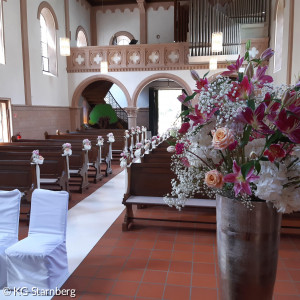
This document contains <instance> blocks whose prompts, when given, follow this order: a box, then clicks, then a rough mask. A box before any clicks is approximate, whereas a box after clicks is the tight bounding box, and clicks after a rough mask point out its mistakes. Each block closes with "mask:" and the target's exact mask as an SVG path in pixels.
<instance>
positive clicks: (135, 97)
mask: <svg viewBox="0 0 300 300" xmlns="http://www.w3.org/2000/svg"><path fill="white" fill-rule="evenodd" d="M162 78H164V79H170V80H173V81H176V82H177V83H178V84H179V85H181V86H182V87H183V88H184V89H185V90H186V92H187V93H188V95H191V94H192V93H193V91H192V89H191V88H190V86H189V85H188V84H187V83H186V82H185V81H184V80H183V79H181V78H180V77H179V76H177V75H174V74H170V73H157V74H153V75H151V76H149V77H147V78H145V79H144V80H143V81H142V82H140V83H139V85H138V86H137V88H136V89H135V91H134V93H133V96H132V102H133V106H134V107H136V106H137V101H138V97H139V95H140V93H141V91H142V90H143V88H144V87H145V86H146V85H147V84H149V83H150V82H152V81H154V80H157V79H162Z"/></svg>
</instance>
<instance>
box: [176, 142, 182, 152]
mask: <svg viewBox="0 0 300 300" xmlns="http://www.w3.org/2000/svg"><path fill="white" fill-rule="evenodd" d="M175 150H176V154H182V153H183V152H184V143H177V144H176V146H175Z"/></svg>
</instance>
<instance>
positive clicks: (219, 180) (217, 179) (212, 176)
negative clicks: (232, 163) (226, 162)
mask: <svg viewBox="0 0 300 300" xmlns="http://www.w3.org/2000/svg"><path fill="white" fill-rule="evenodd" d="M205 183H206V185H207V186H208V187H211V188H217V189H220V188H222V187H223V184H224V182H223V175H222V174H221V173H220V172H219V171H217V170H211V171H209V172H207V173H206V174H205Z"/></svg>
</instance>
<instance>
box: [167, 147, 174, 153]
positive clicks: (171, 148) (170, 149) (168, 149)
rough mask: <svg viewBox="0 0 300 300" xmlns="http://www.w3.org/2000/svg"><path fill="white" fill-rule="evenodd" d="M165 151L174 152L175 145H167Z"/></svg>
mask: <svg viewBox="0 0 300 300" xmlns="http://www.w3.org/2000/svg"><path fill="white" fill-rule="evenodd" d="M167 151H168V152H170V153H173V152H175V146H169V147H168V148H167Z"/></svg>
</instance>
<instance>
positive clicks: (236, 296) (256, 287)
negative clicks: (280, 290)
mask: <svg viewBox="0 0 300 300" xmlns="http://www.w3.org/2000/svg"><path fill="white" fill-rule="evenodd" d="M252 203H253V207H252V209H249V208H247V207H246V206H245V205H244V204H243V203H242V202H241V201H238V200H234V199H229V198H226V197H222V196H217V244H218V245H217V246H218V266H219V270H218V271H219V272H218V281H219V291H220V299H221V300H241V299H243V300H253V299H255V300H272V297H273V289H274V284H275V279H276V270H277V259H278V246H279V238H280V226H281V214H280V213H278V212H277V211H276V209H275V208H274V207H273V206H272V205H271V204H270V203H266V202H252Z"/></svg>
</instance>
